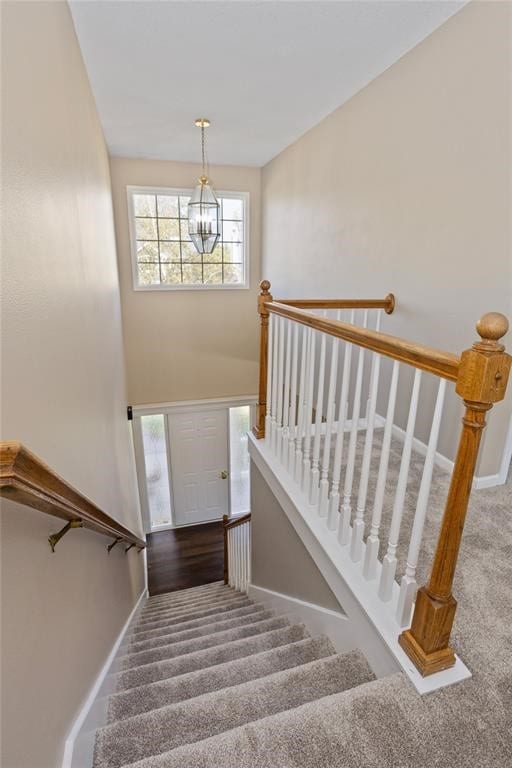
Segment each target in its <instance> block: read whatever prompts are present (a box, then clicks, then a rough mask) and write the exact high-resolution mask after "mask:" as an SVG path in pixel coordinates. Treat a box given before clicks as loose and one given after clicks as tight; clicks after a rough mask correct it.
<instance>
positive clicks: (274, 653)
mask: <svg viewBox="0 0 512 768" xmlns="http://www.w3.org/2000/svg"><path fill="white" fill-rule="evenodd" d="M334 653H335V650H334V647H333V645H332V644H331V642H330V640H328V639H327V638H326V637H322V636H321V637H315V638H306V639H305V640H298V641H297V642H295V643H289V644H288V645H284V646H279V647H277V648H272V649H271V650H269V651H262V652H261V653H256V654H253V655H252V656H250V657H243V658H241V659H235V660H233V661H227V662H225V663H223V664H217V666H215V667H208V668H206V669H198V670H196V671H195V672H188V673H186V674H184V675H178V676H177V677H172V678H170V679H167V680H162V681H158V682H156V683H150V684H149V685H143V686H139V687H138V688H131V689H130V690H127V691H123V692H121V693H117V694H114V695H113V696H110V698H109V703H108V714H107V723H112V722H114V721H115V720H124V719H125V718H127V717H132V716H133V715H138V714H140V713H142V712H147V711H149V710H151V709H157V708H159V707H164V706H166V705H168V704H175V703H176V702H178V701H185V700H186V699H190V698H193V697H195V696H199V695H200V694H202V693H208V692H210V691H215V690H220V689H221V688H228V687H231V686H233V685H238V684H239V683H243V682H247V681H248V680H254V679H256V678H258V677H263V676H265V675H270V674H272V673H273V672H278V671H280V670H284V669H290V668H291V667H297V666H299V665H300V664H306V663H308V662H310V661H314V660H315V659H321V658H324V657H326V656H331V655H333V654H334Z"/></svg>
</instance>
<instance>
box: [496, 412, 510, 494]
mask: <svg viewBox="0 0 512 768" xmlns="http://www.w3.org/2000/svg"><path fill="white" fill-rule="evenodd" d="M511 462H512V414H511V415H510V421H509V423H508V431H507V436H506V438H505V447H504V449H503V458H502V460H501V466H500V471H499V475H498V477H499V478H500V480H499V484H500V485H503V484H504V483H506V482H507V477H508V473H509V470H510V464H511Z"/></svg>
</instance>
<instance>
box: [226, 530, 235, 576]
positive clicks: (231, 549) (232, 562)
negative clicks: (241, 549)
mask: <svg viewBox="0 0 512 768" xmlns="http://www.w3.org/2000/svg"><path fill="white" fill-rule="evenodd" d="M228 536H229V539H228V542H229V586H230V587H234V586H235V547H234V541H233V529H232V528H231V529H230V530H229V531H228Z"/></svg>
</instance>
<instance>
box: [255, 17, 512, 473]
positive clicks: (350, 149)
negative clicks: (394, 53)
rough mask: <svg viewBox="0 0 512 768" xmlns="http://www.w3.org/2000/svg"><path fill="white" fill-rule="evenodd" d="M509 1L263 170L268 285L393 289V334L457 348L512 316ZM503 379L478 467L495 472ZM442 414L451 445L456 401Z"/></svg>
mask: <svg viewBox="0 0 512 768" xmlns="http://www.w3.org/2000/svg"><path fill="white" fill-rule="evenodd" d="M511 11H512V7H511V4H510V3H499V2H497V3H493V2H485V3H471V4H470V5H469V6H467V7H465V8H464V9H463V10H461V11H460V12H459V13H458V14H457V15H456V16H454V17H453V18H451V19H450V20H449V21H448V22H447V23H446V24H444V25H443V26H442V27H441V28H440V29H438V30H437V31H436V32H434V33H433V34H432V35H431V36H430V37H429V38H427V39H426V40H425V41H424V42H423V43H422V44H420V45H419V46H418V47H417V48H415V49H414V50H413V51H411V52H410V53H409V54H407V55H406V56H404V57H403V58H402V59H401V60H400V61H399V62H397V63H396V64H395V65H394V66H393V67H391V68H390V69H389V70H387V71H386V72H385V73H384V74H383V75H381V76H380V77H379V78H378V79H377V80H375V81H374V82H373V83H371V84H370V85H369V86H367V87H366V88H365V89H364V90H363V91H361V92H360V93H359V94H358V95H356V96H355V97H354V98H352V99H351V100H350V101H349V102H348V103H347V104H345V105H344V106H343V107H341V108H340V109H339V110H337V111H336V112H334V113H333V114H332V115H330V116H329V117H328V118H327V119H325V120H324V121H323V122H322V123H320V124H319V125H318V126H316V127H315V128H313V129H312V130H311V131H310V132H309V133H307V134H306V135H305V136H303V137H302V138H301V139H300V140H298V141H297V142H296V143H294V144H293V145H291V146H290V147H289V148H288V149H286V150H285V151H284V152H282V153H281V154H280V155H279V156H278V157H276V158H275V159H274V160H273V161H272V162H271V163H269V164H268V165H267V166H266V167H265V168H264V170H263V174H262V201H263V209H262V210H263V213H262V215H263V239H262V253H263V267H262V274H263V276H264V277H266V278H269V279H270V280H271V281H272V284H273V293H274V295H282V296H292V295H298V296H323V297H333V296H347V297H362V296H364V295H373V296H384V295H385V294H386V293H387V292H388V291H390V290H391V291H393V292H394V293H395V294H396V296H397V299H398V306H397V310H396V313H395V315H394V316H392V317H391V318H390V319H389V320H388V321H387V322H386V328H387V329H388V330H389V331H390V332H392V333H396V334H397V335H402V336H405V337H406V338H408V339H410V340H415V341H418V342H424V343H427V344H432V345H434V346H439V347H441V348H444V349H447V350H450V351H454V352H460V351H461V350H462V349H464V348H466V347H467V346H469V345H470V343H471V342H472V341H473V339H474V337H475V332H474V325H475V321H476V320H477V319H478V318H479V316H480V315H481V314H483V313H484V312H487V311H489V310H497V311H501V312H505V313H506V314H508V315H509V316H512V301H511V299H512V253H511V244H512V242H511V175H510V174H511V159H512V152H511V140H512V139H511V137H512V126H511V119H510V117H511V97H510V70H511V54H510V52H511V40H512V36H511V23H510V20H511ZM508 345H509V347H512V337H511V335H510V334H509V336H508ZM509 389H510V390H511V391H510V392H509V397H508V403H507V404H505V405H501V406H498V407H497V408H496V409H495V411H494V413H491V416H490V427H489V430H488V434H487V440H486V445H485V452H484V457H483V461H482V463H481V466H480V474H491V473H495V472H497V471H498V469H499V461H500V458H501V452H502V450H503V444H504V439H505V433H506V428H507V424H508V419H509V415H510V413H511V410H512V405H511V404H512V387H510V388H509ZM458 412H459V411H458V410H457V414H458ZM445 424H446V428H445V430H444V434H443V436H442V442H441V446H442V448H443V450H444V451H445V452H446V453H448V454H453V449H454V443H455V439H454V438H455V434H456V433H457V431H458V426H456V422H455V411H454V410H453V409H452V413H451V414H450V413H448V415H447V419H446V422H445ZM420 426H421V425H420ZM424 434H425V429H424V428H423V436H424Z"/></svg>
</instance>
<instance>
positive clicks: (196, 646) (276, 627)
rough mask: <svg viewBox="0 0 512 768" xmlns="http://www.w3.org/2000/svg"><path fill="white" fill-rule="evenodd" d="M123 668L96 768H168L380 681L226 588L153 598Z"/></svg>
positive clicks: (353, 658)
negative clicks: (204, 744)
mask: <svg viewBox="0 0 512 768" xmlns="http://www.w3.org/2000/svg"><path fill="white" fill-rule="evenodd" d="M205 606H209V607H208V608H205ZM147 627H150V628H151V629H149V630H148V629H146V628H147ZM148 632H150V633H151V634H150V636H149V637H148ZM155 633H157V634H155ZM116 665H117V671H116V672H115V682H116V693H114V694H113V695H112V696H110V697H109V701H108V713H107V723H108V724H107V725H106V726H105V727H103V728H101V729H99V730H98V732H97V735H96V744H95V753H94V768H121V767H122V766H125V765H129V764H132V763H134V762H136V761H141V760H142V761H143V762H144V761H147V760H152V759H156V758H157V757H158V756H160V757H161V758H162V759H163V760H164V763H163V764H165V761H166V760H167V759H168V755H169V754H172V753H174V752H176V751H177V750H179V749H180V748H183V747H184V746H187V745H192V744H195V743H196V742H198V741H199V740H204V739H207V738H209V737H218V736H220V735H222V734H224V733H226V732H227V731H232V730H233V729H237V728H240V727H241V726H244V725H246V724H248V723H255V722H257V721H258V720H261V719H262V718H268V717H269V716H272V715H273V716H276V715H278V714H281V713H283V712H286V711H289V710H294V709H295V708H297V707H301V706H303V705H305V704H307V703H312V702H314V701H317V700H319V699H323V698H325V697H330V696H332V695H333V694H339V693H341V692H342V691H346V690H348V689H351V688H353V687H355V686H359V685H361V684H363V683H365V682H368V681H370V680H373V679H374V676H373V674H372V672H371V670H370V668H369V666H368V664H367V662H366V660H365V659H364V657H363V656H362V655H361V654H360V653H359V652H358V651H353V652H352V653H348V654H337V653H336V652H335V650H334V648H333V646H332V645H331V643H330V641H329V640H328V639H327V638H326V637H318V638H311V637H309V635H308V633H307V632H306V630H305V628H304V626H303V625H302V624H291V623H290V622H289V620H288V619H287V618H285V617H283V616H276V615H275V614H274V613H273V612H272V611H269V610H267V609H265V608H264V606H262V605H258V604H257V603H254V602H253V601H251V600H249V599H248V598H247V596H246V595H241V594H240V593H237V592H235V591H234V590H232V589H231V588H230V587H225V586H219V585H218V584H213V585H211V586H206V587H203V588H200V589H199V588H196V589H194V590H186V591H184V592H178V593H170V594H169V595H167V596H159V597H158V598H150V599H149V600H148V603H147V605H146V607H145V609H144V610H143V612H142V613H141V614H140V615H139V617H138V620H137V623H136V625H135V626H134V627H133V628H132V631H131V633H130V634H129V636H128V637H127V638H126V640H125V642H124V644H123V647H122V650H121V654H120V656H119V657H118V659H117V661H116Z"/></svg>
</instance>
